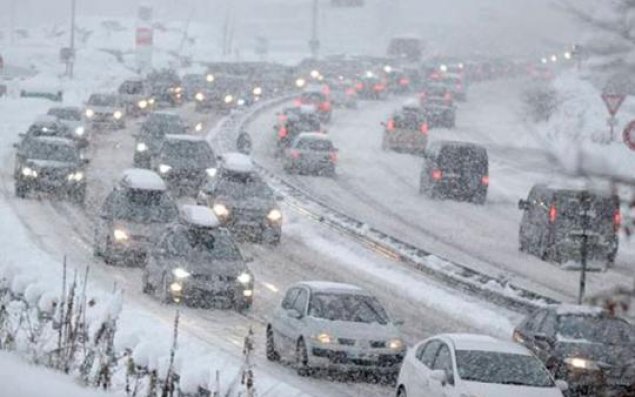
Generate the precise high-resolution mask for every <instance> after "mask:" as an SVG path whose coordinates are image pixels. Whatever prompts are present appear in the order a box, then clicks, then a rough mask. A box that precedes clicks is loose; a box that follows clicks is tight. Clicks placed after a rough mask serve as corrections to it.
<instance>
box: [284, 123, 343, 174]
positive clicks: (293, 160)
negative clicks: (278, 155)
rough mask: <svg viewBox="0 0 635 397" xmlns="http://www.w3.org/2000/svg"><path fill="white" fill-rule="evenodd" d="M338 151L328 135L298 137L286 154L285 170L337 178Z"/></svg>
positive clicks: (316, 134) (303, 134)
mask: <svg viewBox="0 0 635 397" xmlns="http://www.w3.org/2000/svg"><path fill="white" fill-rule="evenodd" d="M337 154H338V150H337V149H336V148H335V146H333V142H331V140H330V138H329V137H328V135H326V134H323V133H320V132H305V133H302V134H300V135H298V136H297V138H295V139H294V140H293V142H291V145H290V146H289V147H288V148H287V149H286V150H285V152H284V159H283V161H284V164H283V167H284V170H285V171H286V172H287V173H289V174H291V173H301V174H308V173H313V174H317V175H327V176H335V167H336V164H337Z"/></svg>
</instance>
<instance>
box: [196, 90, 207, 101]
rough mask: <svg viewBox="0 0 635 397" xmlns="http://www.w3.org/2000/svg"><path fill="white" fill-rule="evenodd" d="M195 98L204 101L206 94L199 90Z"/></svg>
mask: <svg viewBox="0 0 635 397" xmlns="http://www.w3.org/2000/svg"><path fill="white" fill-rule="evenodd" d="M194 99H196V100H197V101H199V102H203V101H204V100H205V95H203V93H202V92H197V93H196V95H194Z"/></svg>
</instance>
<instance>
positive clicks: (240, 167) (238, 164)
mask: <svg viewBox="0 0 635 397" xmlns="http://www.w3.org/2000/svg"><path fill="white" fill-rule="evenodd" d="M223 169H226V170H228V171H232V172H239V173H251V172H254V171H255V168H254V163H253V162H252V161H251V158H250V157H249V156H247V155H244V154H242V153H225V154H223Z"/></svg>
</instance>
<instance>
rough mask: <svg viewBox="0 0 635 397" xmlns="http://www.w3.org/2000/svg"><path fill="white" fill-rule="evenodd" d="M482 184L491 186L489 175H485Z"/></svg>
mask: <svg viewBox="0 0 635 397" xmlns="http://www.w3.org/2000/svg"><path fill="white" fill-rule="evenodd" d="M481 184H483V185H485V186H488V185H489V176H488V175H483V177H482V178H481Z"/></svg>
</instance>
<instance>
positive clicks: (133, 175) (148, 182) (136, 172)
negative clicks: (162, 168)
mask: <svg viewBox="0 0 635 397" xmlns="http://www.w3.org/2000/svg"><path fill="white" fill-rule="evenodd" d="M119 185H120V186H121V187H123V188H127V189H139V190H158V191H165V190H166V189H167V187H166V185H165V182H164V181H163V179H161V177H160V176H159V174H157V173H156V172H154V171H150V170H145V169H141V168H130V169H127V170H125V171H124V172H123V175H122V177H121V180H120V181H119Z"/></svg>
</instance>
